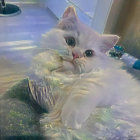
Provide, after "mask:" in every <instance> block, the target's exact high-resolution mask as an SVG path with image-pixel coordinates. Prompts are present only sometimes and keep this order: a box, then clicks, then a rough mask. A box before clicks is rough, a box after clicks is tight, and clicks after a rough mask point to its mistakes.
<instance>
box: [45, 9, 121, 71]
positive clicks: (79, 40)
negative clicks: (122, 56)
mask: <svg viewBox="0 0 140 140" xmlns="http://www.w3.org/2000/svg"><path fill="white" fill-rule="evenodd" d="M118 40H119V37H118V36H117V35H101V34H98V33H97V32H95V31H94V30H93V29H92V28H90V27H88V26H87V25H85V24H83V23H82V22H81V21H80V20H79V19H78V17H77V15H76V12H75V9H74V8H73V7H68V8H67V9H66V10H65V12H64V14H63V16H62V19H61V20H60V21H59V23H58V25H57V27H56V28H55V29H53V30H51V31H50V32H48V33H47V34H46V35H44V41H43V43H44V45H43V46H45V47H47V48H50V49H56V50H58V51H59V52H60V54H61V56H62V58H63V60H64V62H65V63H64V69H65V70H72V71H77V72H80V73H81V72H89V71H90V70H92V69H94V68H96V67H98V66H99V65H102V64H103V63H102V62H101V61H102V60H103V59H104V57H105V55H106V54H105V53H106V52H107V51H108V50H109V49H110V48H112V47H113V46H114V45H115V44H116V43H117V41H118Z"/></svg>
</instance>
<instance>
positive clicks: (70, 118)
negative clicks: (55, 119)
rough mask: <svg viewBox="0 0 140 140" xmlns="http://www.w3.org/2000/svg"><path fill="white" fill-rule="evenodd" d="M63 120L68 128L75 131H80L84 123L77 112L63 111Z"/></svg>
mask: <svg viewBox="0 0 140 140" xmlns="http://www.w3.org/2000/svg"><path fill="white" fill-rule="evenodd" d="M61 119H62V122H63V124H64V125H65V126H66V127H67V128H73V129H80V128H81V126H82V122H80V120H79V115H78V113H77V112H76V110H75V111H74V110H71V111H70V110H67V111H65V112H64V111H63V112H62V115H61Z"/></svg>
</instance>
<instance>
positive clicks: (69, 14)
mask: <svg viewBox="0 0 140 140" xmlns="http://www.w3.org/2000/svg"><path fill="white" fill-rule="evenodd" d="M68 17H75V18H77V15H76V10H75V8H74V7H72V6H69V7H68V8H66V10H65V12H64V14H63V16H62V18H68Z"/></svg>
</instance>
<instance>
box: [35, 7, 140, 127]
mask: <svg viewBox="0 0 140 140" xmlns="http://www.w3.org/2000/svg"><path fill="white" fill-rule="evenodd" d="M118 40H119V37H118V36H117V35H100V34H98V33H96V32H95V31H94V30H93V29H91V28H89V27H87V26H86V25H84V24H83V23H81V22H80V21H79V19H78V18H77V16H76V13H75V10H74V9H73V7H68V8H67V9H66V11H65V12H64V14H63V17H62V19H61V20H60V22H59V23H58V26H57V27H56V28H55V29H53V30H51V31H49V32H48V33H46V34H45V35H44V37H43V41H42V45H41V47H42V48H44V52H43V53H40V54H38V55H37V56H35V59H34V68H35V70H36V74H37V75H38V76H41V77H49V76H53V77H56V78H57V79H58V81H59V82H60V83H61V84H60V90H61V91H62V92H61V93H59V92H57V91H55V96H57V100H55V106H54V107H52V108H51V109H50V113H49V114H47V115H46V116H44V118H43V119H42V122H43V123H47V122H49V121H50V122H52V121H54V122H55V121H57V122H58V121H59V122H60V123H62V124H63V125H64V126H66V127H67V128H76V129H79V128H82V126H83V125H84V126H86V122H87V121H88V119H89V118H90V115H91V114H92V115H94V114H95V110H96V109H97V108H99V107H106V106H112V107H113V106H115V105H118V106H120V105H122V108H123V109H125V110H122V112H123V111H124V112H125V111H127V109H128V111H130V112H131V111H133V113H134V114H132V118H133V120H134V121H135V120H136V118H137V122H136V123H139V116H138V115H140V114H139V108H138V101H139V99H140V98H139V97H140V83H138V82H137V81H136V80H135V79H134V78H133V77H132V76H131V75H129V74H128V73H127V72H126V71H125V70H123V69H121V66H122V64H121V63H120V62H118V61H117V60H114V59H112V58H110V57H108V56H107V55H106V52H107V51H108V50H109V49H110V48H112V47H113V46H114V45H115V44H116V43H117V41H118ZM45 50H46V51H45ZM47 50H48V51H47ZM54 50H55V51H54ZM59 94H61V95H59ZM128 106H129V107H128ZM134 109H136V110H135V111H134ZM116 115H117V114H116ZM118 115H119V114H118ZM133 115H137V116H133ZM115 117H117V116H115ZM134 118H135V119H134ZM92 123H93V125H94V123H95V122H92Z"/></svg>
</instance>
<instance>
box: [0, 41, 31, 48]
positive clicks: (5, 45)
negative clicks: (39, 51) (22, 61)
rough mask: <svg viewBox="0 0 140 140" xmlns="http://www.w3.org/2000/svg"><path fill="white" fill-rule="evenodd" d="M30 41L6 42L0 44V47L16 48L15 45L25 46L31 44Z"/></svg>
mask: <svg viewBox="0 0 140 140" xmlns="http://www.w3.org/2000/svg"><path fill="white" fill-rule="evenodd" d="M32 43H33V41H32V40H20V41H8V42H0V47H7V46H8V47H9V46H17V45H25V44H32Z"/></svg>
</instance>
